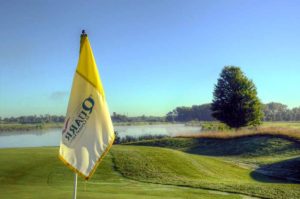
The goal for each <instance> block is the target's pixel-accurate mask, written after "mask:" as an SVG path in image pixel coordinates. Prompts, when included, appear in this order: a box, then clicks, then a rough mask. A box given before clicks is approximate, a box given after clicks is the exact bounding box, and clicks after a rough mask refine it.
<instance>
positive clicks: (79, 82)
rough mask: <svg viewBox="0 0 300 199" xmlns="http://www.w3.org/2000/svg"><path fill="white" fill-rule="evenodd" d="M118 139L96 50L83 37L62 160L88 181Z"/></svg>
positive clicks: (65, 124)
mask: <svg viewBox="0 0 300 199" xmlns="http://www.w3.org/2000/svg"><path fill="white" fill-rule="evenodd" d="M114 138H115V135H114V130H113V125H112V122H111V118H110V114H109V111H108V107H107V104H106V101H105V95H104V90H103V87H102V83H101V80H100V77H99V74H98V69H97V65H96V62H95V59H94V55H93V52H92V48H91V46H90V43H89V40H88V37H87V35H86V34H82V35H81V42H80V55H79V61H78V65H77V69H76V72H75V75H74V80H73V86H72V91H71V95H70V99H69V105H68V110H67V115H66V119H65V123H64V128H63V130H62V137H61V142H60V149H59V158H60V159H61V160H62V161H63V162H64V163H65V164H66V165H67V166H68V167H69V168H70V169H72V170H73V171H74V172H76V173H78V174H79V175H80V176H82V177H84V178H85V179H86V180H87V179H89V178H90V177H91V176H92V175H93V173H94V171H95V170H96V168H97V166H98V164H99V163H100V161H101V160H102V158H103V157H104V156H105V154H106V153H107V152H108V150H109V149H110V147H111V145H112V144H113V141H114Z"/></svg>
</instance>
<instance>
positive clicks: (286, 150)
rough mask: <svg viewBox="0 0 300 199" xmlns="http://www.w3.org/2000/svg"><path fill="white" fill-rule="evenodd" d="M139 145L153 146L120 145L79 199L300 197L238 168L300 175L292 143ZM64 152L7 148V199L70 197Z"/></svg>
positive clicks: (1, 177) (0, 178)
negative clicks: (62, 159) (61, 158)
mask: <svg viewBox="0 0 300 199" xmlns="http://www.w3.org/2000/svg"><path fill="white" fill-rule="evenodd" d="M135 144H136V145H148V146H126V145H118V146H114V147H113V148H112V150H111V154H110V155H108V156H107V157H106V158H105V159H104V161H103V163H102V164H101V165H100V167H99V168H98V170H97V172H96V173H95V175H94V176H93V178H92V180H91V181H89V182H88V183H87V191H86V192H84V183H83V181H82V180H80V181H79V186H78V189H79V195H78V198H162V197H163V198H199V196H201V198H240V196H239V195H236V194H231V195H220V194H219V193H214V192H211V191H208V190H217V191H225V192H230V193H241V194H246V195H251V196H258V197H263V198H299V197H300V184H296V183H293V182H288V181H286V180H282V179H281V180H280V179H274V178H271V177H267V176H265V175H262V174H260V173H259V172H256V171H253V170H251V169H250V168H249V167H241V166H240V165H239V164H238V162H243V163H248V162H250V163H255V164H257V165H259V166H260V167H261V168H263V167H266V169H267V170H270V171H276V169H277V170H278V168H279V170H282V168H283V169H287V170H288V169H290V170H293V171H297V170H298V171H299V168H300V167H299V166H300V161H299V154H300V149H299V145H298V142H293V141H292V140H289V139H283V138H276V137H272V136H253V137H247V138H232V139H216V138H214V139H212V138H209V139H208V138H169V139H162V140H152V141H145V142H139V143H135ZM150 146H163V147H169V148H172V149H167V148H159V147H150ZM237 148H238V150H237ZM174 149H179V150H174ZM57 152H58V148H55V147H44V148H25V149H24V148H23V149H1V150H0V162H1V164H0V198H20V197H21V198H41V197H42V198H68V197H71V195H72V193H71V192H72V184H73V176H72V173H71V172H70V170H69V169H67V168H66V167H65V166H63V165H62V163H61V162H59V161H58V160H57ZM119 172H120V173H119ZM277 173H278V172H277ZM121 174H122V175H121ZM295 175H297V173H296V174H295ZM296 178H297V176H296ZM130 179H131V180H130ZM135 180H136V181H135ZM146 182H151V183H157V184H149V183H146ZM163 184H168V185H171V186H168V185H163ZM175 185H176V186H175ZM178 186H179V187H178ZM186 187H191V188H186ZM195 188H203V189H208V190H203V189H195ZM37 190H38V191H37ZM41 190H42V191H41ZM100 196H101V197H100Z"/></svg>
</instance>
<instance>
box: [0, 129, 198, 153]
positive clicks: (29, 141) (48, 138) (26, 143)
mask: <svg viewBox="0 0 300 199" xmlns="http://www.w3.org/2000/svg"><path fill="white" fill-rule="evenodd" d="M114 129H115V131H117V132H118V134H119V136H120V137H124V136H126V135H130V136H141V135H168V136H177V135H184V134H189V135H191V134H198V133H199V132H200V131H201V127H200V126H185V125H184V124H158V125H142V126H134V125H132V126H115V127H114ZM60 139H61V129H46V130H32V131H14V132H2V133H1V134H0V148H11V147H38V146H59V143H60Z"/></svg>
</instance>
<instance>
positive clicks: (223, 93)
mask: <svg viewBox="0 0 300 199" xmlns="http://www.w3.org/2000/svg"><path fill="white" fill-rule="evenodd" d="M211 110H212V116H213V117H215V118H216V119H218V120H220V121H221V122H224V123H226V124H227V125H228V126H230V127H233V128H240V127H243V126H249V125H253V126H256V125H259V124H260V123H261V120H262V118H263V114H262V105H261V103H260V101H259V99H258V97H257V92H256V87H255V85H254V84H253V82H252V81H251V80H249V79H248V78H247V77H246V76H245V75H244V74H243V72H242V71H241V69H240V68H239V67H235V66H225V67H224V69H223V70H222V72H221V74H220V78H219V79H218V83H217V85H216V86H215V90H214V93H213V102H212V106H211Z"/></svg>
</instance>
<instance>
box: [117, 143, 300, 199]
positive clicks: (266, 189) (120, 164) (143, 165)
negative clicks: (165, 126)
mask: <svg viewBox="0 0 300 199" xmlns="http://www.w3.org/2000/svg"><path fill="white" fill-rule="evenodd" d="M112 154H113V156H114V157H115V158H114V162H115V165H116V168H117V170H118V171H120V173H122V174H123V175H124V176H126V177H128V178H131V179H135V180H139V181H143V182H153V183H159V184H172V185H180V186H188V187H199V188H205V189H213V190H219V191H227V192H231V193H242V194H247V195H251V196H257V197H263V198H298V197H299V196H300V185H299V184H294V183H288V182H287V181H282V180H279V179H276V178H271V177H267V176H265V175H262V174H260V173H255V178H254V177H253V173H252V171H251V170H249V169H246V168H241V167H239V166H237V165H236V164H232V163H229V162H225V161H222V160H221V159H217V158H212V157H207V156H199V155H194V154H188V153H184V152H181V151H176V150H171V149H163V148H158V147H142V146H139V147H137V146H126V147H125V146H117V147H115V148H114V149H113V150H112ZM264 182H269V183H264Z"/></svg>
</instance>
